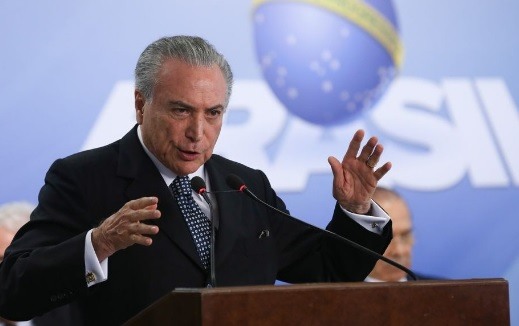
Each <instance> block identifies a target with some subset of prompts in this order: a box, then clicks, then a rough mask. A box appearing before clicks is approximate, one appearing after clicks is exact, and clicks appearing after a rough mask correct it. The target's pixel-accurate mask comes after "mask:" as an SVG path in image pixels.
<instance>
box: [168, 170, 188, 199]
mask: <svg viewBox="0 0 519 326" xmlns="http://www.w3.org/2000/svg"><path fill="white" fill-rule="evenodd" d="M171 187H172V188H173V193H174V194H175V196H176V197H177V196H191V182H190V180H189V177H188V176H187V175H185V176H183V177H181V176H178V177H176V178H175V180H173V182H172V183H171Z"/></svg>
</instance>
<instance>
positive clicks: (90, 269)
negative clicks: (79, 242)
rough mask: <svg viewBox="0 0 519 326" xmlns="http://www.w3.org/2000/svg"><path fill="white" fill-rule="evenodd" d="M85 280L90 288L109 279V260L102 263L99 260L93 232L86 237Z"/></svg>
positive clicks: (89, 232)
mask: <svg viewBox="0 0 519 326" xmlns="http://www.w3.org/2000/svg"><path fill="white" fill-rule="evenodd" d="M85 279H86V283H87V286H88V287H91V286H92V285H95V284H97V283H101V282H104V281H106V280H107V279H108V258H106V259H105V260H103V261H102V262H99V260H98V259H97V255H96V252H95V250H94V245H93V244H92V230H90V231H88V232H87V234H86V237H85Z"/></svg>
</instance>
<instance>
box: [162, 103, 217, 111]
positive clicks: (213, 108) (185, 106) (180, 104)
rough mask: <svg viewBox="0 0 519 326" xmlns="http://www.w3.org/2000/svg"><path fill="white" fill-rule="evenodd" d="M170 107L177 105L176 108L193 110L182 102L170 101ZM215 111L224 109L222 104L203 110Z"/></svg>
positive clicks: (192, 107)
mask: <svg viewBox="0 0 519 326" xmlns="http://www.w3.org/2000/svg"><path fill="white" fill-rule="evenodd" d="M169 104H170V105H172V106H174V105H177V106H181V107H184V108H186V109H190V110H194V109H195V107H194V106H192V105H189V104H187V103H184V102H182V101H170V102H169ZM215 109H222V110H223V109H224V107H223V105H222V104H218V105H215V106H213V107H209V108H205V109H204V110H215Z"/></svg>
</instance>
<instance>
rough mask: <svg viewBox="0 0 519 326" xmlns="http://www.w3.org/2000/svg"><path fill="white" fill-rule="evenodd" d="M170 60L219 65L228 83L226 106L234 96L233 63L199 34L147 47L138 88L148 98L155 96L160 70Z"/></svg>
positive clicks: (137, 78) (139, 63) (140, 64)
mask: <svg viewBox="0 0 519 326" xmlns="http://www.w3.org/2000/svg"><path fill="white" fill-rule="evenodd" d="M166 59H179V60H181V61H184V62H186V63H188V64H191V65H194V66H205V67H208V66H212V65H217V66H218V67H219V68H220V70H221V71H222V74H223V75H224V78H225V80H226V82H227V96H226V102H225V106H227V104H229V98H230V97H231V92H232V84H233V75H232V71H231V67H230V66H229V63H228V62H227V60H226V59H225V57H224V56H223V55H222V54H220V53H219V52H218V51H216V49H215V48H214V46H213V45H211V44H210V43H209V42H207V41H206V40H204V39H203V38H201V37H197V36H184V35H179V36H172V37H163V38H161V39H159V40H157V41H155V42H153V43H151V44H150V45H148V47H146V49H144V51H143V52H142V53H141V55H140V57H139V60H138V61H137V66H136V67H135V88H136V89H137V90H138V91H140V92H141V93H142V95H143V96H144V98H145V99H146V100H149V99H151V98H152V97H153V89H154V87H155V83H156V76H157V73H158V71H159V69H160V67H161V66H162V64H163V63H164V61H165V60H166Z"/></svg>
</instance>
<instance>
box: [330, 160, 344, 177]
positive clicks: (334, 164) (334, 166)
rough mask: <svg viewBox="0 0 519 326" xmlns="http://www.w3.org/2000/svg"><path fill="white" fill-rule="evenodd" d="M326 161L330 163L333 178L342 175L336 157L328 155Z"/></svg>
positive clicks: (339, 163)
mask: <svg viewBox="0 0 519 326" xmlns="http://www.w3.org/2000/svg"><path fill="white" fill-rule="evenodd" d="M328 163H329V164H330V167H331V168H332V174H333V177H334V178H338V177H340V176H342V165H341V162H339V160H338V159H336V158H335V157H333V156H330V157H328Z"/></svg>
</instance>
